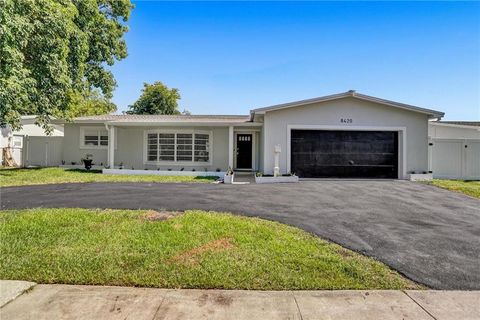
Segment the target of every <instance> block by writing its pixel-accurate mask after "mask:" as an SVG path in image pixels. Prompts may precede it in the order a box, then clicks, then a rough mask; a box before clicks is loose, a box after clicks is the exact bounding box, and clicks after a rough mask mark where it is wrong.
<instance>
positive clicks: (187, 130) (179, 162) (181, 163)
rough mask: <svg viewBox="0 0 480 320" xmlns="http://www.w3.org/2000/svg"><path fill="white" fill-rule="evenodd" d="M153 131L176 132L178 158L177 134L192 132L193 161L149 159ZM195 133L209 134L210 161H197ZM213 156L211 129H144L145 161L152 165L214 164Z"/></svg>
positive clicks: (175, 148) (158, 132)
mask: <svg viewBox="0 0 480 320" xmlns="http://www.w3.org/2000/svg"><path fill="white" fill-rule="evenodd" d="M151 133H157V134H161V133H173V134H175V143H174V150H175V153H174V158H175V159H176V158H177V134H192V161H175V160H173V161H170V160H163V161H162V160H157V161H149V160H148V155H147V153H148V147H147V146H148V134H151ZM195 134H207V135H208V141H209V146H208V155H209V156H208V162H201V161H195ZM212 158H213V134H212V131H211V130H193V129H190V130H189V129H181V130H174V129H170V130H169V129H153V130H144V131H143V163H144V164H150V165H185V166H203V165H207V166H208V165H212Z"/></svg>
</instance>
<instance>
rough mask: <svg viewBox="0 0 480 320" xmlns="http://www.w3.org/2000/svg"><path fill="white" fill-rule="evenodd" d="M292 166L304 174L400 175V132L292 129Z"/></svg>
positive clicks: (326, 176) (364, 176)
mask: <svg viewBox="0 0 480 320" xmlns="http://www.w3.org/2000/svg"><path fill="white" fill-rule="evenodd" d="M291 169H292V172H294V173H295V174H297V175H298V176H299V177H305V178H397V177H398V133H397V132H390V131H326V130H322V131H319V130H292V132H291Z"/></svg>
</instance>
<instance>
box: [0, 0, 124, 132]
mask: <svg viewBox="0 0 480 320" xmlns="http://www.w3.org/2000/svg"><path fill="white" fill-rule="evenodd" d="M131 8H132V4H131V3H130V0H0V125H1V126H4V125H7V124H8V125H11V126H12V127H13V128H19V127H20V115H22V114H36V115H38V119H37V122H38V124H39V125H41V126H43V127H44V128H45V129H46V130H48V129H49V128H50V127H49V122H50V119H51V117H61V118H68V117H69V116H71V115H72V114H75V112H74V109H75V108H76V107H77V106H78V102H79V97H89V96H90V95H91V92H92V91H95V90H99V91H98V92H100V93H101V96H102V99H103V98H104V99H106V101H108V99H110V98H111V96H112V92H113V90H114V88H115V86H116V83H115V79H114V77H113V75H112V73H111V72H110V71H109V70H108V66H107V65H113V63H114V62H115V61H116V60H120V59H123V58H125V57H126V56H127V49H126V44H125V41H124V39H123V35H124V33H125V32H126V31H127V27H126V26H125V22H126V21H127V19H128V17H129V15H130V10H131Z"/></svg>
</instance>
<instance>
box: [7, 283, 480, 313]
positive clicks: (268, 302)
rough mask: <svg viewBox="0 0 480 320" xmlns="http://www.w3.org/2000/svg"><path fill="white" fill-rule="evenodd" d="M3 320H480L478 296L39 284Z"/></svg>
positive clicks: (10, 305)
mask: <svg viewBox="0 0 480 320" xmlns="http://www.w3.org/2000/svg"><path fill="white" fill-rule="evenodd" d="M0 318H1V319H2V320H7V319H36V320H39V319H138V320H141V319H148V320H151V319H248V320H253V319H301V320H307V319H338V320H340V319H356V320H361V319H382V320H389V319H398V320H400V319H416V320H422V319H428V320H431V319H438V320H442V319H456V320H460V319H472V320H473V319H480V291H470V292H469V291H393V290H392V291H388V290H386V291H376V290H362V291H242V290H231V291H228V290H168V289H149V288H128V287H100V286H71V285H37V286H35V287H34V288H33V290H31V291H28V292H26V293H24V294H23V295H21V296H20V297H18V298H16V299H15V300H14V301H12V302H10V303H8V304H7V305H5V306H4V307H3V308H2V309H0Z"/></svg>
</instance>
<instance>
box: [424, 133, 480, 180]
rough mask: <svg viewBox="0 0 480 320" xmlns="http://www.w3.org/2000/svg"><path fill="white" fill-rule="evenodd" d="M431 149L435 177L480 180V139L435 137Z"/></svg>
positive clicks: (431, 165)
mask: <svg viewBox="0 0 480 320" xmlns="http://www.w3.org/2000/svg"><path fill="white" fill-rule="evenodd" d="M429 151H430V155H431V161H430V168H431V169H430V170H431V171H433V177H434V178H438V179H465V180H480V140H471V139H433V140H431V142H430V150H429Z"/></svg>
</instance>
